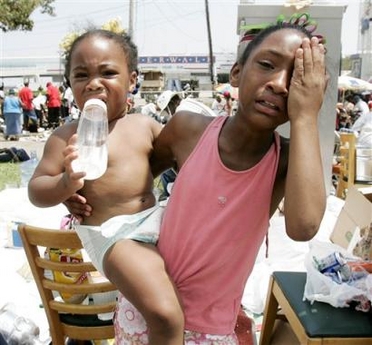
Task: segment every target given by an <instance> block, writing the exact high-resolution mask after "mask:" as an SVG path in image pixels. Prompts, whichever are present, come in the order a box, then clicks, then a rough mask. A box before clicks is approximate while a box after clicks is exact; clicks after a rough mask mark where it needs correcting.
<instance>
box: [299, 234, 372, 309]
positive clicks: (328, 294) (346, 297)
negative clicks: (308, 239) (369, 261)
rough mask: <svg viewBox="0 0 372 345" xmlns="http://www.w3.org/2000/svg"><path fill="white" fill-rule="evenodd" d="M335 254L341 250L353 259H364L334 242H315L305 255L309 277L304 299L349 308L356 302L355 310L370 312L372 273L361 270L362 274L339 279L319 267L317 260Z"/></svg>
mask: <svg viewBox="0 0 372 345" xmlns="http://www.w3.org/2000/svg"><path fill="white" fill-rule="evenodd" d="M334 253H340V254H341V255H342V256H343V257H344V258H346V260H348V261H350V262H360V261H361V259H360V258H358V257H355V256H353V255H352V254H350V253H349V252H347V251H346V250H345V249H343V248H342V247H340V246H337V245H335V244H333V243H326V242H320V241H313V242H312V243H311V246H310V251H309V253H308V254H307V255H306V257H305V267H306V270H307V277H306V284H305V290H304V300H305V299H306V300H308V301H310V302H311V303H313V302H314V301H318V302H325V303H329V304H330V305H332V306H334V307H350V305H352V304H353V305H355V309H356V310H359V311H365V312H366V311H369V310H370V307H371V303H370V302H371V301H372V274H368V272H365V271H364V272H363V269H360V270H358V271H357V272H356V273H358V272H359V273H362V274H360V275H359V276H351V277H349V278H348V279H347V280H346V281H342V280H339V281H337V279H336V280H335V279H332V278H331V276H330V275H327V274H323V273H321V272H320V271H319V270H318V267H317V263H316V261H317V260H318V261H319V259H320V260H322V258H326V257H327V256H329V255H332V254H334ZM359 273H358V274H359Z"/></svg>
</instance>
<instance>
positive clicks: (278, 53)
mask: <svg viewBox="0 0 372 345" xmlns="http://www.w3.org/2000/svg"><path fill="white" fill-rule="evenodd" d="M311 36H312V35H311V33H310V32H308V31H307V30H306V29H305V28H303V27H302V26H300V25H297V24H289V23H287V24H286V23H283V22H282V23H279V24H278V25H274V26H270V27H268V28H267V29H265V30H263V31H262V33H261V34H259V35H258V36H257V37H256V38H255V39H253V41H252V42H251V43H250V44H249V45H248V47H247V48H246V50H245V52H244V53H243V54H242V56H241V57H240V58H239V60H238V61H237V62H236V63H235V64H234V66H233V68H232V70H231V73H230V83H231V85H232V86H234V87H239V104H238V110H237V113H236V115H234V116H219V117H208V116H205V115H200V114H196V113H193V112H190V111H182V112H180V113H179V114H176V115H174V116H173V117H172V119H171V120H170V121H169V122H168V124H167V125H166V126H165V127H164V129H163V130H162V131H161V133H160V135H159V136H158V138H157V139H156V141H155V144H154V153H153V155H152V156H151V159H150V162H151V169H152V171H153V172H154V174H157V173H160V172H162V171H164V169H166V168H169V167H171V166H172V164H173V167H174V163H176V168H177V170H178V175H177V179H176V181H175V184H174V186H173V189H172V194H171V196H170V199H169V202H168V204H167V208H166V212H165V214H164V218H163V221H162V225H161V232H160V238H159V243H158V248H159V251H160V253H161V255H162V257H163V258H164V261H165V263H166V266H167V270H168V271H169V274H170V276H171V277H172V279H173V281H174V284H175V285H176V287H177V290H178V293H179V295H180V298H181V300H182V306H183V310H184V315H185V343H186V344H203V345H212V344H213V345H217V344H219V345H228V344H234V345H237V344H238V340H237V337H236V335H235V334H234V326H235V323H236V319H237V315H238V312H239V307H240V302H241V297H242V294H243V290H244V286H245V283H246V280H247V279H248V277H249V275H250V273H251V271H252V268H253V265H254V262H255V259H256V256H257V253H258V250H259V248H260V245H261V243H262V241H263V240H264V238H265V235H266V234H267V231H268V227H269V221H270V217H271V216H272V215H273V214H274V212H275V210H276V209H277V207H278V205H279V202H280V201H281V200H282V198H283V197H284V196H285V199H284V200H285V210H286V213H285V221H286V232H287V234H288V236H289V237H290V238H292V239H293V240H296V241H308V240H310V239H311V238H312V237H313V236H314V235H315V234H316V233H317V231H318V229H319V225H320V222H321V220H322V217H323V214H324V210H325V204H326V193H325V186H324V175H323V169H322V159H321V154H320V144H319V130H318V116H319V111H320V108H321V106H322V102H323V97H324V93H325V88H326V84H327V76H326V71H325V49H324V46H323V45H322V44H321V43H320V42H319V40H318V39H317V38H316V37H311ZM288 121H289V122H290V126H291V129H290V141H289V140H288V139H286V138H283V137H280V135H279V134H278V132H277V131H276V129H277V127H278V126H280V125H281V124H283V123H285V122H288ZM303 157H310V158H309V159H304V158H303ZM123 164H125V161H123ZM196 172H202V173H196ZM309 181H311V183H309ZM75 206H76V205H72V204H71V203H70V205H69V207H70V208H71V210H76V211H78V212H79V210H78V208H75ZM83 206H84V205H83ZM83 209H85V212H87V214H89V212H90V210H91V209H90V208H88V207H86V208H84V207H83ZM74 212H75V211H74ZM93 212H94V209H93ZM114 250H116V247H114ZM112 265H113V266H116V270H117V271H120V270H121V266H122V262H120V261H117V262H116V263H114V262H112ZM140 313H141V311H140ZM140 313H138V312H136V310H135V308H133V307H132V306H131V305H130V303H128V302H127V301H126V300H125V298H124V297H121V298H120V299H119V304H118V310H117V315H116V318H115V326H116V343H117V344H120V345H124V344H141V345H142V344H147V341H146V338H145V334H146V323H145V322H144V320H143V318H142V317H141V315H140ZM144 316H145V318H146V315H144ZM150 330H151V328H150Z"/></svg>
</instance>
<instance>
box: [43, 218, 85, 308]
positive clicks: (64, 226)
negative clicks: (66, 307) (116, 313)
mask: <svg viewBox="0 0 372 345" xmlns="http://www.w3.org/2000/svg"><path fill="white" fill-rule="evenodd" d="M73 220H74V218H73V216H72V215H67V216H65V217H63V218H62V220H61V226H60V227H61V230H62V231H63V230H68V229H71V227H72V223H73ZM44 257H45V258H46V259H48V260H51V261H56V262H73V263H81V262H83V261H84V259H83V253H82V251H81V249H73V248H46V249H45V252H44ZM44 275H45V277H46V278H48V279H50V280H55V281H56V282H59V283H66V284H84V283H88V277H89V273H88V272H61V271H53V272H52V271H49V270H46V271H45V272H44ZM60 295H61V297H62V299H63V300H64V301H65V302H68V303H75V304H80V303H82V302H83V301H84V300H85V299H86V297H87V295H86V294H69V293H61V294H60Z"/></svg>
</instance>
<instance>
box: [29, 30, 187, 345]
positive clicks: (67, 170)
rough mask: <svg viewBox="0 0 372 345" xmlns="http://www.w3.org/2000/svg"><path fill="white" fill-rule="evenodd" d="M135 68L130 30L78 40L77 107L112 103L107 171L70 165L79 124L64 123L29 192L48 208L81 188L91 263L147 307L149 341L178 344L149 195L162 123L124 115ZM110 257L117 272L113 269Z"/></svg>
mask: <svg viewBox="0 0 372 345" xmlns="http://www.w3.org/2000/svg"><path fill="white" fill-rule="evenodd" d="M136 69H137V48H136V47H135V45H134V44H133V43H132V41H131V40H130V38H129V37H128V36H126V35H119V34H115V33H113V32H110V31H105V30H92V31H88V32H87V33H85V34H83V35H82V36H80V37H78V38H77V39H76V40H75V42H74V43H73V44H72V46H71V49H70V51H69V53H68V55H67V58H66V68H65V76H66V79H67V80H68V82H69V84H70V86H71V89H72V91H73V95H74V99H75V102H76V104H77V105H78V107H79V109H82V108H83V106H84V103H85V102H86V101H87V100H89V99H92V98H98V99H101V100H102V101H104V102H105V103H106V105H107V116H108V121H109V137H108V153H109V154H108V167H107V171H106V172H105V174H104V175H103V176H102V177H100V178H99V179H97V180H90V181H88V180H84V176H85V173H84V172H76V171H73V170H72V167H71V162H72V161H73V160H74V159H76V158H77V157H78V152H77V151H76V147H75V146H74V144H75V143H76V135H75V133H76V130H77V125H78V122H77V121H75V122H72V123H68V124H65V125H64V126H61V127H59V128H57V129H56V130H55V131H54V132H53V134H52V135H51V136H50V138H49V139H48V141H47V143H46V145H45V149H44V154H43V157H42V159H41V161H40V163H39V165H38V167H37V168H36V170H35V173H34V175H33V177H32V178H31V180H30V183H29V198H30V200H31V201H32V203H33V204H35V205H36V206H39V207H49V206H53V205H57V204H59V203H61V202H63V201H64V200H66V199H68V198H69V197H70V196H71V195H73V194H74V193H76V192H77V191H79V194H80V195H81V196H82V197H83V198H85V199H86V201H87V202H88V203H89V204H90V205H91V206H92V210H93V211H92V213H91V215H90V216H89V217H83V219H82V222H81V223H80V225H77V226H76V230H77V232H78V234H79V236H80V238H81V240H82V242H83V244H84V247H85V249H86V250H87V252H88V254H89V256H90V258H91V259H92V261H93V263H94V264H95V266H96V267H97V269H99V270H100V271H101V272H102V273H103V274H104V275H106V276H107V278H108V279H110V280H111V281H112V282H113V283H114V284H115V285H116V286H117V288H118V289H119V291H120V292H121V293H122V294H123V295H125V296H126V298H128V300H130V301H131V302H132V303H133V304H134V305H135V306H136V308H138V310H139V311H140V312H141V313H142V315H143V316H144V318H145V320H146V323H147V325H148V327H149V343H150V344H162V345H166V344H171V345H180V344H183V329H184V322H183V313H182V309H181V306H180V303H179V300H178V298H177V294H176V292H175V289H174V287H173V285H172V283H171V281H170V279H169V276H168V274H167V272H166V270H165V267H164V262H163V260H162V259H161V257H160V255H159V254H158V252H157V250H156V247H155V244H156V242H157V239H158V234H159V226H160V221H161V217H162V210H161V209H160V207H159V206H158V205H157V204H156V201H155V197H154V195H153V193H152V187H153V176H152V174H151V172H150V166H149V157H150V155H151V153H152V150H153V141H154V139H155V138H156V137H157V136H158V134H159V133H160V130H161V125H160V124H158V123H157V122H156V121H155V120H153V119H151V118H150V117H148V116H143V115H139V114H131V115H128V114H127V113H126V109H127V94H128V92H131V91H132V90H133V89H134V88H135V86H136V78H137V73H136V72H135V71H136ZM103 234H106V236H107V237H105V236H104V235H103ZM107 234H108V235H107ZM107 258H109V260H107ZM113 263H119V264H120V270H113V269H112V267H113Z"/></svg>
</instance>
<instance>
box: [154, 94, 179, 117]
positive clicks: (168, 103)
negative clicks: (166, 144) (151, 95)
mask: <svg viewBox="0 0 372 345" xmlns="http://www.w3.org/2000/svg"><path fill="white" fill-rule="evenodd" d="M181 100H182V98H181V97H180V95H179V94H178V93H177V92H175V91H170V90H166V91H164V92H163V93H162V94H160V96H159V97H158V98H157V100H156V105H157V107H158V108H159V112H160V114H159V116H160V119H161V123H162V124H166V123H167V122H168V121H169V120H170V118H171V117H172V115H173V114H174V113H175V112H176V109H177V107H178V106H179V104H180V103H181Z"/></svg>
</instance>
